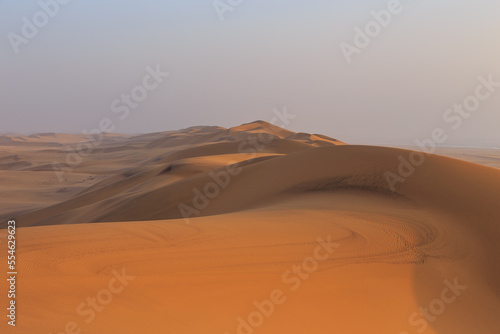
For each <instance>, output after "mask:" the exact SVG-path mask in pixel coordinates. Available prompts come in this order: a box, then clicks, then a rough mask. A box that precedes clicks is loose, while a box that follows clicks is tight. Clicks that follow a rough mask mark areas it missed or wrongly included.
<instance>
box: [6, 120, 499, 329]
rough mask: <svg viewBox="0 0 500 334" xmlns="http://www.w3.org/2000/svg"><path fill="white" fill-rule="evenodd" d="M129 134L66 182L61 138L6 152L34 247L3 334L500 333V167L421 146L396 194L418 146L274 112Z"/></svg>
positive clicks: (21, 218)
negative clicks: (349, 139)
mask: <svg viewBox="0 0 500 334" xmlns="http://www.w3.org/2000/svg"><path fill="white" fill-rule="evenodd" d="M42 137H43V136H42ZM50 137H51V138H57V136H54V135H51V136H50ZM118 138H119V139H117V140H113V141H104V142H103V143H102V145H100V146H99V147H95V149H94V151H93V154H90V155H89V156H88V157H86V159H84V160H83V161H82V163H81V164H79V165H78V166H74V167H73V168H72V169H71V171H68V172H67V173H65V176H64V181H63V182H59V180H58V178H57V177H56V176H55V175H54V174H55V173H53V172H49V171H42V170H43V166H47V165H50V164H52V162H53V160H54V159H59V160H56V161H64V160H63V159H64V154H65V153H64V151H59V150H56V151H53V150H50V149H49V148H48V147H50V141H49V142H44V144H47V147H46V148H40V146H38V145H39V143H37V144H36V145H34V146H29V145H28V146H26V145H25V144H22V145H20V146H19V147H21V149H20V150H19V152H17V153H16V152H15V151H16V150H15V149H13V147H12V145H10V144H9V145H7V146H5V147H3V146H0V166H1V165H2V164H8V163H13V162H19V161H26V162H29V163H30V164H31V166H29V167H28V166H21V165H17V166H16V165H12V168H11V169H8V170H7V169H6V170H2V171H0V180H1V181H2V183H1V184H2V190H3V191H4V192H3V193H2V200H3V201H6V202H2V203H9V202H8V201H10V205H4V206H2V207H0V213H2V214H3V216H4V217H5V218H7V216H8V217H9V218H14V217H15V218H16V220H17V223H18V226H21V228H20V229H19V230H18V235H19V236H20V237H19V240H20V241H19V242H20V245H22V246H19V249H18V255H19V261H20V263H19V271H20V274H19V287H18V288H19V297H18V303H19V305H22V306H19V313H18V325H17V327H16V328H15V329H12V328H6V329H5V331H4V328H3V327H2V333H3V332H6V333H11V332H12V333H15V332H17V333H60V332H64V330H65V326H67V324H68V322H74V324H70V325H69V326H70V327H71V326H77V327H78V328H79V329H81V332H82V333H138V332H139V333H210V334H211V333H220V334H224V333H230V334H233V333H318V334H322V333H394V334H403V333H421V332H425V333H464V334H465V333H492V334H493V333H498V332H499V330H500V320H498V317H496V315H497V314H499V312H500V283H499V281H498V276H499V275H500V262H499V261H498V254H499V251H500V245H499V243H498V240H500V224H499V221H500V208H499V207H498V204H497V203H498V200H499V199H500V170H499V169H495V168H491V167H487V166H481V165H478V164H475V163H471V162H465V161H460V160H456V159H453V158H450V157H443V156H437V155H425V156H422V157H421V158H423V159H424V161H423V163H422V164H421V165H419V166H417V167H415V168H414V170H413V171H412V173H409V174H411V175H408V176H406V177H404V178H403V179H404V181H402V182H399V183H397V184H396V186H395V187H394V185H393V186H391V185H390V183H389V182H388V181H387V175H388V174H387V173H388V172H391V173H394V174H392V175H397V174H401V168H402V167H401V159H406V160H408V159H410V158H409V157H415V155H412V154H414V153H412V151H409V150H403V149H395V148H383V147H375V146H356V145H346V144H345V143H342V142H340V141H337V140H336V139H333V138H329V137H327V136H322V135H317V134H314V135H313V134H305V133H293V132H291V131H288V130H285V129H281V128H278V127H276V126H273V125H271V124H269V123H265V122H262V121H258V122H254V123H249V124H244V125H242V126H238V127H234V128H230V129H224V128H221V127H192V128H189V129H184V130H180V131H169V132H164V133H155V134H147V135H139V136H133V137H118ZM28 147H31V149H28ZM42 150H44V151H43V152H42ZM37 166H38V167H39V168H40V170H34V169H33V168H34V167H37ZM403 169H404V168H403ZM186 212H188V213H189V214H187V215H186ZM9 215H10V216H9ZM2 224H3V225H2V226H4V221H2ZM1 233H2V237H5V230H2V231H1ZM123 272H124V273H126V276H128V277H129V279H128V280H127V279H122V281H123V282H125V283H123V284H124V286H123V289H122V290H120V292H116V293H112V294H111V296H112V300H111V301H109V304H108V303H107V302H106V303H105V305H101V304H100V306H102V309H100V311H93V312H92V311H89V310H91V309H92V308H91V307H90V306H88V305H87V304H86V303H87V302H86V301H87V298H88V297H90V298H92V297H95V298H97V300H103V299H102V298H103V296H105V293H106V291H104V293H103V292H102V291H103V289H104V290H106V289H111V288H109V287H110V285H109V284H110V281H111V280H113V277H116V276H115V275H116V273H123ZM132 277H134V278H132ZM113 282H115V283H116V282H118V281H117V280H116V279H114V281H113ZM100 293H101V295H99V294H100ZM273 296H274V297H273ZM276 296H279V297H276ZM271 300H273V301H271ZM82 303H83V304H82ZM82 305H83V306H82ZM262 305H264V306H262ZM262 307H264V309H263V308H262ZM77 309H78V310H79V311H77ZM85 311H86V312H85ZM82 313H83V315H82ZM92 314H93V316H92ZM86 320H88V322H87V321H86ZM2 326H3V325H2ZM75 328H76V327H75Z"/></svg>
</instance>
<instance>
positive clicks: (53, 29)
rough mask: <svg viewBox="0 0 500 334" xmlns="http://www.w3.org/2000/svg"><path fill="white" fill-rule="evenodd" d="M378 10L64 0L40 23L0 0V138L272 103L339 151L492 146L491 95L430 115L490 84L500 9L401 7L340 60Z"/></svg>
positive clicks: (216, 115)
mask: <svg viewBox="0 0 500 334" xmlns="http://www.w3.org/2000/svg"><path fill="white" fill-rule="evenodd" d="M53 1H55V0H42V2H46V3H50V2H53ZM61 1H62V0H61ZM232 2H233V3H237V1H236V0H233V1H232ZM354 2H355V3H354ZM389 2H390V0H389V1H380V0H376V1H375V0H373V1H368V0H366V1H345V0H343V1H339V0H302V1H299V0H243V1H241V3H240V4H239V5H236V6H235V7H234V8H232V9H233V10H232V11H225V12H224V13H223V14H222V15H223V17H224V18H225V19H224V21H221V20H220V17H219V15H218V13H217V11H216V9H215V8H214V5H213V2H212V1H211V0H181V1H179V0H177V1H173V0H164V1H137V0H136V1H130V0H119V1H118V0H106V1H97V0H87V1H85V0H80V1H76V0H73V1H69V3H68V4H64V5H62V4H61V5H59V6H60V8H59V11H58V12H57V13H55V15H53V16H54V17H49V16H47V15H45V14H43V13H42V14H40V13H39V12H40V10H41V7H40V6H41V5H40V3H39V2H38V1H31V0H0V35H1V39H0V69H1V71H0V105H1V108H0V110H1V111H0V116H1V118H0V132H22V133H33V132H72V133H74V132H81V131H82V130H92V129H94V128H97V127H98V124H99V121H100V120H101V119H103V118H106V117H107V118H110V119H112V121H113V122H114V124H115V126H116V130H115V132H123V133H144V132H153V131H163V130H171V129H179V128H184V127H188V126H192V125H220V126H225V127H228V126H234V125H238V124H241V123H246V122H250V121H253V120H257V119H262V120H266V121H271V120H272V118H273V116H274V114H273V109H275V108H278V109H282V108H283V107H284V106H286V107H287V109H288V112H289V113H292V114H295V115H297V116H296V118H295V119H294V120H292V121H291V123H290V125H289V126H288V128H289V129H291V130H294V131H305V132H312V133H322V134H326V135H330V136H333V137H335V138H338V139H340V140H343V141H346V142H349V143H372V142H377V143H393V144H409V143H412V142H413V141H414V140H415V139H419V138H420V139H424V138H427V137H429V136H430V133H431V132H432V130H433V129H435V128H436V127H441V128H444V129H445V130H446V131H447V133H448V134H449V136H450V139H449V140H448V141H447V142H446V144H447V145H468V146H469V145H475V146H500V131H499V129H500V108H499V106H500V88H497V91H496V92H495V93H494V94H491V96H490V97H488V98H487V99H485V100H484V101H481V103H480V106H479V108H478V109H477V110H475V111H474V112H472V113H471V116H470V117H469V118H467V119H465V118H464V119H463V122H462V124H461V125H460V126H459V127H458V128H457V129H452V128H451V125H453V124H455V123H446V122H445V121H444V120H443V113H444V112H445V110H447V109H448V108H450V107H452V106H453V104H455V103H462V102H463V101H464V99H466V98H467V97H469V96H470V95H474V93H475V89H476V86H477V85H478V84H479V81H478V77H479V76H483V77H485V78H487V77H488V75H493V78H496V80H497V81H499V82H500V20H499V17H500V2H499V1H491V0H441V1H431V0H418V1H416V0H413V1H410V0H401V6H402V7H401V8H400V10H399V11H400V12H399V13H397V14H392V21H391V22H390V23H389V24H388V25H387V26H386V27H382V28H381V32H380V34H378V35H374V38H373V39H372V41H371V42H370V44H369V45H368V46H367V47H366V48H362V49H360V53H359V54H353V56H352V62H351V63H350V64H348V62H347V61H346V58H345V57H344V54H343V53H342V51H341V48H340V46H339V45H340V43H342V42H346V43H349V44H352V45H354V37H355V31H354V28H355V27H360V28H362V29H364V28H365V25H367V24H368V23H369V22H370V21H372V20H374V18H373V17H372V16H371V14H370V12H371V11H373V10H375V11H380V10H383V9H386V8H388V3H389ZM220 3H221V4H224V3H228V0H221V1H220ZM226 6H227V5H226ZM49 8H53V7H50V6H49ZM221 8H222V7H221ZM44 15H45V18H47V17H48V20H46V21H48V22H47V24H46V25H44V23H45V22H44ZM33 16H35V18H36V19H37V20H39V21H37V22H38V23H39V25H40V26H41V27H40V28H37V29H38V30H39V31H38V33H37V34H36V35H35V36H33V37H30V38H26V35H23V30H24V33H26V31H28V32H29V29H27V28H26V27H24V29H23V26H24V25H26V20H23V17H25V18H27V20H28V21H29V22H31V23H33V21H34V17H33ZM31 23H30V24H31ZM9 33H10V35H9ZM13 34H16V36H18V37H20V38H25V39H24V40H23V41H24V42H23V43H21V44H17V47H18V51H19V52H18V53H16V52H15V50H14V48H13V43H12V38H13V37H12V36H14V35H13ZM9 36H10V37H9ZM28 36H29V34H28ZM15 40H16V41H17V42H19V39H18V38H17V37H16V39H15ZM157 65H159V66H160V68H161V70H163V71H165V72H169V73H170V75H169V76H168V77H167V78H165V79H164V81H163V82H162V83H161V84H159V85H158V87H157V88H156V89H152V90H151V91H149V92H148V96H147V98H146V99H145V100H144V101H142V102H140V103H139V104H138V106H137V107H136V108H135V109H133V110H132V109H131V112H130V114H129V117H126V118H125V119H123V120H121V119H120V118H119V117H118V116H120V115H123V114H117V113H114V112H113V111H112V108H111V105H112V103H113V102H114V101H116V99H120V98H121V96H122V94H130V93H131V91H132V89H133V88H134V87H136V86H138V85H139V86H141V85H143V79H144V77H145V76H146V74H147V73H148V72H147V70H146V68H147V67H148V66H149V67H150V68H153V69H154V68H155V67H156V66H157ZM148 83H149V85H150V86H151V85H152V84H153V83H154V82H153V81H148ZM137 92H139V90H138V91H137ZM118 102H119V103H118V104H116V105H115V107H118V106H120V104H121V103H122V102H121V101H118ZM121 106H122V107H123V105H121ZM454 115H455V116H457V115H456V114H454ZM455 125H456V124H455Z"/></svg>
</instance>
